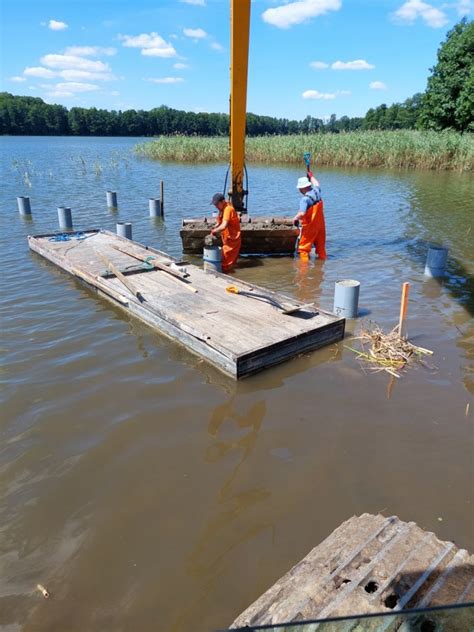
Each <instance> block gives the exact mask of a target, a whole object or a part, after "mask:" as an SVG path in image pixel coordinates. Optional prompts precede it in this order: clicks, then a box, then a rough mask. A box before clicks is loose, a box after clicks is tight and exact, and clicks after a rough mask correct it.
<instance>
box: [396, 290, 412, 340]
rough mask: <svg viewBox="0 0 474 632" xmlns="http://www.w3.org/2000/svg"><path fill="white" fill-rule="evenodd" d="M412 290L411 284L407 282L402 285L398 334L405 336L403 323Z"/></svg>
mask: <svg viewBox="0 0 474 632" xmlns="http://www.w3.org/2000/svg"><path fill="white" fill-rule="evenodd" d="M409 291H410V284H409V283H408V282H405V283H404V284H403V287H402V300H401V302H400V320H399V321H398V335H399V336H400V338H401V337H403V325H404V323H405V318H406V315H407V311H408V293H409Z"/></svg>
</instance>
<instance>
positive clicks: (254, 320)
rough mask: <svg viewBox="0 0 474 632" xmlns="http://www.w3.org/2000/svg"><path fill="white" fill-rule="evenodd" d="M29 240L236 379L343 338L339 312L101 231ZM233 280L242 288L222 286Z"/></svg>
mask: <svg viewBox="0 0 474 632" xmlns="http://www.w3.org/2000/svg"><path fill="white" fill-rule="evenodd" d="M28 244H29V247H30V248H31V249H32V250H34V251H35V252H37V253H38V254H40V255H42V256H43V257H45V258H46V259H49V260H50V261H52V262H53V263H55V264H56V265H57V266H59V267H60V268H62V269H63V270H66V271H67V272H70V273H71V274H73V275H74V276H75V277H77V278H79V279H82V280H83V281H85V282H86V283H88V284H89V285H90V286H92V287H94V288H95V289H96V290H97V292H98V293H99V294H101V295H102V296H105V297H106V298H107V299H109V300H111V301H112V302H114V303H115V304H117V305H120V306H121V307H123V308H124V309H125V310H127V311H128V312H130V313H131V314H133V315H134V316H137V317H138V318H140V319H141V320H143V321H144V322H146V323H148V324H149V325H151V326H152V327H155V328H156V329H158V330H159V331H160V332H162V333H163V334H165V335H167V336H169V337H170V338H173V339H174V340H176V341H178V342H180V343H182V344H183V345H184V346H186V347H187V348H188V349H189V350H190V351H192V352H194V353H197V354H198V355H200V356H202V357H203V358H205V359H206V360H208V361H209V362H211V363H212V364H214V365H216V366H217V367H218V368H220V369H221V370H222V371H224V372H225V373H228V374H229V375H231V376H233V377H235V378H241V377H245V376H247V375H250V374H252V373H255V372H257V371H260V370H262V369H265V368H267V367H269V366H272V365H274V364H278V363H280V362H283V361H284V360H288V359H290V358H293V357H295V356H297V355H299V354H301V353H304V352H307V351H311V350H313V349H317V348H319V347H322V346H324V345H327V344H330V343H332V342H335V341H337V340H341V338H343V336H344V325H345V321H344V319H343V318H339V317H337V316H335V315H334V314H331V313H329V312H324V311H323V310H321V309H317V308H315V307H314V306H308V305H303V304H302V303H300V302H298V301H295V300H294V299H291V298H288V297H285V296H283V295H281V294H276V293H275V292H271V291H269V290H266V289H263V288H259V287H257V286H255V285H250V284H248V283H244V282H243V281H239V280H236V278H235V277H229V276H226V275H224V274H217V273H209V272H204V270H202V269H201V268H199V267H197V266H194V265H186V266H185V267H183V264H180V262H178V261H176V260H175V259H173V258H172V257H170V256H168V255H167V254H165V253H164V252H160V251H159V250H155V249H154V248H147V247H146V246H143V245H141V244H138V243H136V242H133V241H130V240H128V239H125V238H123V237H119V236H118V235H115V234H114V233H111V232H109V231H106V230H88V231H85V232H82V233H81V232H71V233H69V234H47V235H34V236H29V237H28ZM230 285H233V286H236V287H237V290H238V292H239V293H237V294H234V293H229V292H228V291H226V288H228V287H229V286H230ZM288 311H289V312H291V313H290V314H289V313H285V312H288Z"/></svg>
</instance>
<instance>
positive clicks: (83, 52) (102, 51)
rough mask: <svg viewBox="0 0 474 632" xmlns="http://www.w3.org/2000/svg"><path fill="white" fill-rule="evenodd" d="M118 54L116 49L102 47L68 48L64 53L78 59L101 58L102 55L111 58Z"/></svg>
mask: <svg viewBox="0 0 474 632" xmlns="http://www.w3.org/2000/svg"><path fill="white" fill-rule="evenodd" d="M116 53H117V49H116V48H103V47H102V46H68V48H66V50H65V51H64V54H65V55H73V56H78V57H88V56H89V57H100V56H101V55H107V56H108V57H110V56H112V55H115V54H116Z"/></svg>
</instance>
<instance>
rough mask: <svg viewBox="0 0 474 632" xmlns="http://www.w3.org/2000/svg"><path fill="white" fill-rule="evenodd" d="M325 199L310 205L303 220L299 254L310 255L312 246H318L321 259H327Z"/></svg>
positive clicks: (317, 251) (317, 249)
mask: <svg viewBox="0 0 474 632" xmlns="http://www.w3.org/2000/svg"><path fill="white" fill-rule="evenodd" d="M323 206H324V205H323V201H322V200H320V201H319V202H316V204H313V206H310V207H309V208H308V210H307V211H306V213H305V215H304V217H303V219H302V220H301V237H300V241H299V244H298V254H300V255H302V256H308V255H309V253H310V252H311V248H312V247H313V244H314V247H315V248H316V253H317V255H318V257H319V258H320V259H327V255H326V224H325V222H324V211H323Z"/></svg>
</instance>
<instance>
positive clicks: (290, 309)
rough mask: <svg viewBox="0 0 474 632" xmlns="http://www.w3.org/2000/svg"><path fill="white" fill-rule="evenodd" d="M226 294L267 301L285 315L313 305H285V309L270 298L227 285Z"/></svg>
mask: <svg viewBox="0 0 474 632" xmlns="http://www.w3.org/2000/svg"><path fill="white" fill-rule="evenodd" d="M226 292H229V293H230V294H241V295H242V296H248V297H249V298H255V299H257V300H262V301H267V302H268V303H270V305H273V306H274V307H276V308H278V309H280V310H281V312H282V314H285V315H287V314H293V313H294V312H299V311H300V310H302V309H307V308H309V307H314V303H306V304H305V305H290V304H289V303H287V304H286V307H285V305H281V304H280V303H278V301H276V300H275V299H274V298H272V297H271V296H268V295H267V294H258V293H257V292H246V291H245V290H240V289H239V288H238V287H237V286H235V285H228V286H227V287H226ZM316 314H317V312H315V315H316Z"/></svg>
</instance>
